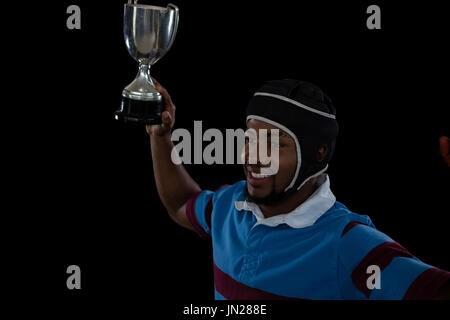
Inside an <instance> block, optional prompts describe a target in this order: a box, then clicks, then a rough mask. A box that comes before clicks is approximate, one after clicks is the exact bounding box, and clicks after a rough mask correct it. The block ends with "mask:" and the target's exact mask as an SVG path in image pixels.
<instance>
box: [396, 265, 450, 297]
mask: <svg viewBox="0 0 450 320" xmlns="http://www.w3.org/2000/svg"><path fill="white" fill-rule="evenodd" d="M449 280H450V272H447V271H444V270H441V269H438V268H429V269H427V270H425V271H424V272H422V273H421V274H420V275H419V276H418V277H417V278H416V279H415V280H414V281H413V282H412V283H411V285H410V286H409V288H408V290H407V291H406V293H405V295H404V296H403V300H426V299H433V298H434V297H435V296H436V294H437V293H438V290H439V289H440V288H441V287H442V285H444V283H445V282H446V281H449Z"/></svg>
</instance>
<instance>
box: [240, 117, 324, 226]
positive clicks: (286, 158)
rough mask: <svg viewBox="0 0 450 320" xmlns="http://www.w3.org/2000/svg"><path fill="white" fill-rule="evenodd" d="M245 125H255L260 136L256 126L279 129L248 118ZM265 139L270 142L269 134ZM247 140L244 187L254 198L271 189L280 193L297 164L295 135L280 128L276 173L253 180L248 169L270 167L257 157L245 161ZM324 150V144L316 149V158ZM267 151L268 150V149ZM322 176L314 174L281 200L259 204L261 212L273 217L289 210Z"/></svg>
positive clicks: (264, 195) (257, 171)
mask: <svg viewBox="0 0 450 320" xmlns="http://www.w3.org/2000/svg"><path fill="white" fill-rule="evenodd" d="M247 128H249V129H250V128H251V129H254V130H255V131H256V132H257V133H258V136H259V130H261V129H266V130H267V131H268V132H269V131H270V130H271V129H278V128H277V127H275V126H273V125H271V124H268V123H266V122H263V121H260V120H255V119H250V120H249V121H248V122H247ZM267 143H268V144H269V145H270V143H271V138H270V136H269V137H268V141H267ZM269 145H268V146H267V150H270V146H269ZM248 150H249V147H248V142H247V141H246V146H245V150H244V151H245V159H246V161H245V163H246V164H245V165H244V172H245V176H246V178H247V190H248V193H249V194H250V196H252V197H254V198H257V199H258V198H264V197H267V196H268V195H269V194H270V192H271V191H272V190H273V189H274V190H275V192H276V193H281V192H283V191H284V189H286V187H287V186H288V185H289V183H290V182H291V180H292V178H293V176H294V174H295V169H296V167H297V152H296V147H295V142H294V139H293V138H292V137H291V136H290V135H289V134H287V133H286V132H284V131H283V130H279V147H278V156H279V168H278V172H277V174H276V175H272V176H270V177H268V178H265V179H260V181H262V183H261V182H259V183H257V184H256V183H255V184H252V180H251V178H250V177H249V175H250V174H251V172H255V173H260V171H261V168H263V167H269V164H267V165H265V166H263V165H262V164H261V163H260V162H259V159H258V163H257V164H247V163H248V152H249V151H248ZM325 154H326V146H322V147H321V148H320V149H319V150H318V153H317V159H318V160H321V159H323V157H324V156H325ZM269 155H270V153H269ZM324 178H325V177H324V176H322V177H320V176H319V177H316V178H313V179H310V180H309V181H308V182H306V183H305V184H304V185H303V186H302V187H301V188H300V190H298V191H296V192H294V193H292V194H290V195H289V196H288V197H287V198H284V199H283V201H282V202H280V203H277V204H273V205H272V204H271V205H265V204H259V207H260V208H261V211H262V213H263V214H264V216H265V217H266V218H268V217H272V216H275V215H279V214H284V213H288V212H291V211H292V210H294V209H295V208H297V207H298V206H299V205H301V204H302V203H303V202H305V201H306V200H307V199H308V198H309V197H310V196H311V195H312V194H313V193H314V191H315V190H316V189H317V183H318V180H319V179H320V180H323V179H324Z"/></svg>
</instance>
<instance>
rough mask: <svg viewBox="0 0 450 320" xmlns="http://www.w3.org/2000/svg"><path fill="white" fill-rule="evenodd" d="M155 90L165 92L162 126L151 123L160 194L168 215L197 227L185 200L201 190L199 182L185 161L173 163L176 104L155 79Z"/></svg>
mask: <svg viewBox="0 0 450 320" xmlns="http://www.w3.org/2000/svg"><path fill="white" fill-rule="evenodd" d="M153 81H154V83H155V85H156V89H157V90H158V91H159V92H160V93H161V94H162V96H163V100H164V110H165V111H164V112H163V113H162V121H163V123H162V124H161V125H148V126H147V127H146V129H147V133H148V134H149V136H150V145H151V154H152V161H153V170H154V175H155V181H156V187H157V190H158V195H159V197H160V198H161V201H162V203H163V205H164V207H165V208H166V209H167V212H168V213H169V216H170V217H171V218H172V219H173V220H174V221H175V222H176V223H178V224H179V225H180V226H182V227H185V228H187V229H189V230H194V228H193V227H192V225H191V223H190V222H189V220H188V218H187V216H186V202H187V200H188V199H189V198H190V197H191V196H192V195H193V194H195V193H196V192H198V191H200V187H199V186H198V184H197V183H196V182H195V181H194V180H193V179H192V178H191V176H190V175H189V174H188V173H187V171H186V169H185V168H184V167H183V165H182V164H180V165H176V164H174V163H173V162H172V159H171V152H172V148H173V147H174V145H173V143H172V141H171V139H170V137H171V130H172V128H173V125H174V123H175V105H174V104H173V102H172V99H171V98H170V95H169V94H168V92H167V90H166V89H164V88H163V87H162V86H161V84H159V82H157V81H156V80H155V79H154V78H153Z"/></svg>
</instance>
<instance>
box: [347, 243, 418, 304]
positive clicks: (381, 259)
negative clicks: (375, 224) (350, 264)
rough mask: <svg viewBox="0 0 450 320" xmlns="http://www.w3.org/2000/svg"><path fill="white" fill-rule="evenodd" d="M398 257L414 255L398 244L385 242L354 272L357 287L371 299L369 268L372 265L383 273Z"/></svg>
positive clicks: (362, 261) (365, 258) (373, 250)
mask: <svg viewBox="0 0 450 320" xmlns="http://www.w3.org/2000/svg"><path fill="white" fill-rule="evenodd" d="M396 257H408V258H412V257H413V255H412V254H411V253H409V251H408V250H406V249H405V248H403V247H402V246H401V245H400V244H398V243H397V242H390V241H388V242H383V243H382V244H380V245H378V246H376V247H375V248H373V249H372V250H371V251H370V252H369V253H368V254H367V255H366V256H365V257H364V259H362V260H361V262H360V263H359V264H358V266H357V267H356V268H355V270H353V272H352V275H351V277H352V281H353V284H354V285H355V287H356V288H357V289H358V290H359V291H361V292H362V293H364V294H365V296H366V297H367V298H369V296H370V293H371V292H372V290H370V289H369V288H368V287H367V279H368V277H369V274H368V273H367V268H368V267H369V266H371V265H376V266H378V267H379V268H380V271H381V270H383V269H384V268H386V267H387V266H388V265H389V263H391V261H392V259H394V258H396Z"/></svg>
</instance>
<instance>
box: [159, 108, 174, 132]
mask: <svg viewBox="0 0 450 320" xmlns="http://www.w3.org/2000/svg"><path fill="white" fill-rule="evenodd" d="M161 118H162V123H161V126H162V127H164V129H170V128H171V126H172V116H171V115H170V113H169V112H168V111H164V112H163V113H162V115H161Z"/></svg>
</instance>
